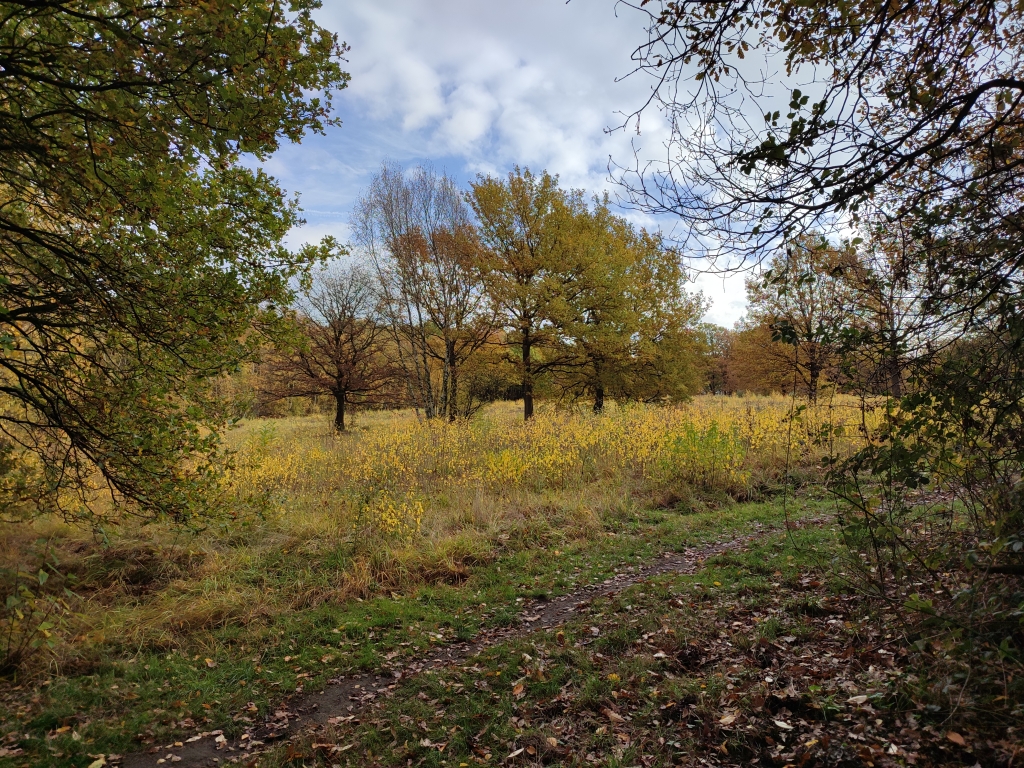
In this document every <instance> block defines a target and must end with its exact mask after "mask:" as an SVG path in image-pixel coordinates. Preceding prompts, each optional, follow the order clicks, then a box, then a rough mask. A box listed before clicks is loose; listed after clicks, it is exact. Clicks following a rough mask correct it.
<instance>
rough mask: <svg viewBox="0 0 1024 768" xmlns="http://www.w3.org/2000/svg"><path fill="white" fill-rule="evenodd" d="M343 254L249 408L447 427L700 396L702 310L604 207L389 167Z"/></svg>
mask: <svg viewBox="0 0 1024 768" xmlns="http://www.w3.org/2000/svg"><path fill="white" fill-rule="evenodd" d="M352 230H353V248H352V251H351V253H348V254H347V257H348V258H347V259H346V260H345V261H343V262H339V263H335V264H333V265H332V266H330V267H328V268H327V269H325V270H324V271H322V272H320V273H318V274H316V275H315V276H314V277H313V279H312V281H311V282H310V283H309V284H308V285H307V286H305V287H304V288H303V290H301V291H300V292H299V296H298V300H297V302H296V305H295V307H294V312H293V314H292V319H293V322H294V329H295V333H294V334H293V335H292V337H291V339H290V343H285V344H279V345H277V346H276V347H275V348H273V349H271V350H270V351H269V352H268V354H267V355H266V358H265V360H264V361H263V363H262V365H261V369H260V375H259V379H260V382H259V387H260V392H261V396H262V397H263V398H264V399H267V400H276V399H282V398H287V397H320V396H327V397H330V398H332V399H333V401H334V405H335V409H334V410H335V419H334V423H335V426H336V428H337V429H339V430H344V429H345V426H346V415H347V413H348V412H349V411H350V410H351V409H353V408H360V407H383V406H390V407H412V408H415V409H417V411H418V412H419V413H420V414H422V416H424V417H425V418H428V419H443V420H449V421H453V420H456V419H459V418H466V417H469V416H471V415H472V414H473V413H475V412H476V411H477V410H478V409H479V408H480V407H481V405H483V404H484V403H487V402H490V401H493V400H496V399H499V398H502V397H510V398H511V397H514V398H516V399H521V400H522V401H523V416H524V418H526V419H529V418H530V417H531V416H532V415H533V413H534V408H535V405H534V400H535V397H536V396H537V394H538V393H539V392H541V393H546V394H549V395H551V396H554V397H558V398H559V399H561V400H571V401H574V402H576V401H583V400H586V401H588V402H589V403H590V404H591V407H592V408H593V410H594V411H595V412H600V411H601V410H602V409H603V408H604V406H605V401H606V398H614V399H616V400H620V401H626V400H640V401H647V402H650V401H678V400H681V399H684V398H686V397H688V396H690V395H692V394H694V393H695V392H697V391H698V390H699V389H700V388H701V387H702V386H703V383H704V370H703V366H704V361H705V354H704V348H703V347H704V335H703V334H702V332H701V319H702V316H703V314H704V311H705V308H706V307H705V302H704V300H703V298H702V297H701V295H700V294H699V293H689V292H687V291H686V290H685V282H686V278H687V276H686V273H685V271H684V269H683V268H682V266H681V262H680V259H679V256H678V254H677V253H676V252H675V251H673V250H672V249H671V248H669V247H668V246H667V245H666V243H665V242H664V240H663V239H662V238H661V236H660V235H658V234H655V233H651V232H648V231H646V230H644V229H643V228H640V227H637V226H635V225H633V224H631V223H630V222H628V221H627V220H626V219H625V218H623V217H622V216H619V215H616V214H615V213H613V212H612V210H611V208H610V206H609V202H608V200H607V199H594V200H588V199H587V198H586V195H585V193H584V192H583V191H582V190H568V189H563V188H562V187H561V186H560V185H559V182H558V179H557V177H555V176H552V175H551V174H549V173H546V172H545V173H541V174H534V173H532V172H531V171H530V170H529V169H521V168H516V169H514V170H513V171H511V172H510V173H509V174H508V175H507V177H504V178H499V177H494V176H480V177H478V178H477V179H476V180H475V181H474V182H472V183H471V184H470V185H469V189H468V190H465V191H464V190H462V189H460V188H459V186H458V184H457V183H456V182H455V181H454V180H453V179H452V178H451V177H449V176H447V175H446V174H444V173H439V172H437V171H435V170H433V169H431V168H425V167H420V168H416V169H415V170H413V171H411V172H408V173H407V172H406V171H405V170H404V169H403V168H401V167H400V166H398V165H396V164H393V163H385V164H384V165H383V167H382V168H381V170H380V172H379V173H377V174H376V175H375V176H374V177H373V179H372V181H371V182H370V184H369V186H368V188H367V189H366V190H365V192H364V194H363V195H362V197H361V198H360V200H359V201H358V203H357V205H356V207H355V213H354V216H353V220H352Z"/></svg>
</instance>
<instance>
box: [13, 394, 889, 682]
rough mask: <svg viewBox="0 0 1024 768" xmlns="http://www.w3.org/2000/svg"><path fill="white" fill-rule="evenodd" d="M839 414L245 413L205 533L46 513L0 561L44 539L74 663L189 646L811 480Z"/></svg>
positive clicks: (770, 405)
mask: <svg viewBox="0 0 1024 768" xmlns="http://www.w3.org/2000/svg"><path fill="white" fill-rule="evenodd" d="M839 421H845V422H848V423H849V424H850V425H853V426H857V425H860V426H861V427H864V428H866V429H867V430H868V431H870V428H871V426H872V415H871V414H870V412H868V413H866V414H865V413H864V412H862V411H860V410H859V409H858V408H857V407H856V404H855V403H852V402H850V403H845V402H843V403H840V404H838V405H836V404H835V403H833V404H831V405H821V406H816V407H804V408H799V409H794V408H793V404H792V403H791V402H790V401H789V400H787V399H785V398H765V397H755V398H739V397H701V398H697V399H695V400H694V401H693V402H692V403H689V404H687V405H683V406H679V407H655V406H629V407H622V408H610V409H609V410H608V411H607V412H606V413H604V414H602V415H599V416H595V415H593V414H590V413H583V412H577V411H571V410H560V409H557V408H554V407H547V408H542V409H541V410H540V411H539V412H538V414H537V416H536V417H535V418H534V419H533V420H532V421H531V422H529V423H526V424H524V423H522V421H521V420H520V418H519V416H518V412H517V409H516V408H515V407H514V406H512V405H511V404H508V405H497V406H494V407H492V408H490V409H489V410H488V411H486V412H485V413H484V414H483V415H482V416H481V417H480V418H477V419H475V420H473V421H470V422H459V423H454V424H448V423H434V422H429V423H428V422H424V421H420V420H418V419H417V418H416V416H415V415H414V414H413V413H411V412H398V413H367V414H361V415H359V416H358V419H357V422H356V426H355V428H354V429H353V430H352V431H351V432H350V433H348V434H341V435H339V434H335V433H334V432H333V430H332V428H331V424H330V422H329V421H328V420H327V419H326V418H324V417H318V416H307V417H291V418H282V419H267V420H253V421H250V422H247V423H245V424H243V425H242V426H241V427H240V428H239V429H238V430H236V431H235V432H233V433H232V434H231V435H230V436H229V439H230V441H231V442H232V444H233V447H234V449H235V450H236V452H237V454H236V460H235V468H234V469H233V471H232V472H231V474H230V476H229V477H228V479H227V487H226V489H225V492H226V496H227V500H228V507H229V509H230V510H231V511H232V513H233V514H232V515H230V516H228V517H226V518H224V519H221V520H218V521H216V522H214V523H212V524H211V525H210V527H209V528H208V529H207V530H205V531H203V532H202V533H200V534H198V535H196V534H186V533H183V532H181V531H177V530H174V529H172V528H169V527H163V526H158V525H151V526H148V527H146V528H131V527H124V528H122V529H121V530H118V531H113V532H110V533H109V536H110V539H109V541H107V542H97V541H95V540H92V539H90V538H88V537H87V536H86V535H85V534H83V532H81V531H77V530H75V529H71V528H68V527H66V526H63V525H61V524H60V523H59V522H56V521H39V522H37V523H36V524H35V525H34V526H33V527H25V528H23V529H19V530H17V531H15V530H14V529H11V530H9V531H8V532H7V535H6V537H5V539H4V540H3V541H0V560H2V561H4V562H0V566H2V565H11V566H12V567H13V566H17V565H19V563H17V561H18V559H19V558H22V559H24V553H25V552H27V551H30V550H31V547H30V546H29V543H30V542H31V541H33V540H34V539H37V538H38V537H39V535H40V534H41V533H45V536H46V538H47V541H48V542H49V543H48V545H47V546H48V547H50V548H52V551H53V552H54V553H56V556H57V557H58V558H59V560H60V561H61V568H62V569H63V571H65V572H66V573H68V575H69V576H72V577H74V578H73V582H74V583H73V585H72V587H73V589H74V591H75V592H76V594H77V595H78V596H79V598H78V603H77V605H76V611H77V614H78V615H77V627H76V629H75V631H74V633H73V635H72V636H71V637H72V639H73V640H74V642H71V643H69V644H66V646H65V647H64V652H65V657H64V658H65V661H66V662H67V663H72V664H73V663H75V661H74V660H75V657H76V654H78V653H79V651H80V650H81V649H82V648H88V647H91V648H93V649H96V648H103V647H109V646H110V644H117V645H122V646H126V647H137V648H142V647H151V648H152V647H157V648H164V647H166V648H170V647H175V646H176V645H178V644H180V643H183V642H186V640H187V642H189V643H192V644H194V643H195V642H196V639H197V637H198V638H201V637H202V633H203V632H208V631H213V630H216V629H217V628H221V627H228V626H246V625H248V624H250V623H252V622H266V621H268V620H270V619H271V618H272V617H273V616H278V615H282V614H286V613H288V612H292V611H296V610H305V609H307V608H310V607H315V606H317V605H320V604H322V603H324V602H335V601H343V600H347V599H351V598H357V597H359V598H365V597H367V596H370V595H372V594H375V593H381V592H383V593H385V594H387V593H389V592H392V591H395V590H398V591H401V590H404V589H406V588H409V587H412V586H415V585H417V584H422V583H436V582H458V581H460V580H462V579H464V578H466V576H467V574H468V573H469V571H470V570H471V568H472V567H473V565H474V564H476V563H479V562H482V561H485V560H487V559H488V558H490V557H492V556H493V554H494V552H495V551H496V549H497V548H508V547H516V546H551V547H552V548H554V547H556V546H558V545H559V542H562V541H565V540H566V539H571V538H573V537H578V538H585V537H588V536H592V535H595V534H597V533H599V532H600V531H601V530H602V529H603V527H604V525H605V524H606V523H607V522H608V521H609V520H610V519H613V518H615V517H619V518H621V517H623V516H628V515H630V514H631V513H632V512H633V511H635V510H637V509H638V508H639V507H641V506H646V505H658V506H663V507H676V508H678V509H680V511H683V512H685V511H686V510H687V509H689V508H693V507H695V506H700V505H706V504H707V503H715V502H719V503H720V502H725V501H727V499H728V497H732V498H736V499H749V498H757V497H758V496H759V495H763V494H765V493H770V492H771V490H772V488H773V486H774V487H778V486H779V484H780V483H781V482H783V481H784V480H785V478H784V474H785V472H786V470H787V468H789V469H790V470H791V471H793V470H796V469H802V471H803V472H805V473H812V472H813V471H814V470H813V468H814V466H815V465H816V464H817V463H818V461H819V459H820V458H821V457H822V456H823V455H824V454H825V453H828V452H831V453H836V452H840V453H841V452H844V451H848V450H851V449H853V448H854V447H856V446H857V445H858V444H859V443H860V441H862V440H863V439H864V429H853V428H852V429H848V430H846V431H845V433H844V434H845V435H847V437H845V438H839V439H840V440H841V441H845V442H840V444H835V443H832V444H830V445H829V446H823V445H821V444H820V441H818V440H817V437H818V436H819V435H820V434H821V433H822V429H823V427H824V426H825V425H826V424H830V423H831V424H834V423H836V422H839ZM832 434H833V435H834V432H833V433H832ZM20 565H25V563H21V564H20ZM58 656H59V655H58Z"/></svg>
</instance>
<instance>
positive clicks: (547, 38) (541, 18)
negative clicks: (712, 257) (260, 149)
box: [267, 0, 743, 325]
mask: <svg viewBox="0 0 1024 768" xmlns="http://www.w3.org/2000/svg"><path fill="white" fill-rule="evenodd" d="M318 20H319V21H320V23H321V24H323V25H324V26H326V27H327V28H329V29H331V30H332V31H335V32H337V33H338V35H339V37H340V38H341V39H343V40H346V41H347V42H348V43H349V44H350V45H351V46H352V51H351V53H350V54H349V57H348V58H349V62H348V65H347V67H346V68H347V69H348V70H349V71H350V72H351V74H352V82H351V85H350V87H349V88H348V89H347V90H346V91H343V92H342V93H340V94H338V96H337V98H336V103H337V105H338V107H339V111H340V114H341V116H342V117H343V120H344V124H343V126H342V127H341V128H339V129H333V130H331V131H329V133H328V135H327V136H324V137H312V138H310V139H307V140H305V141H304V142H303V144H301V145H297V146H291V147H286V148H284V149H282V151H281V152H279V153H278V155H277V156H275V157H274V158H273V159H272V160H271V161H270V162H269V163H268V164H267V168H268V170H269V171H270V172H271V173H273V174H274V175H275V176H277V177H278V178H280V179H281V181H282V183H283V184H284V186H285V187H286V188H287V189H290V190H293V191H299V192H300V193H301V195H302V204H303V207H304V208H306V209H307V214H306V218H307V220H308V221H309V222H310V223H309V224H308V225H307V226H306V227H305V228H303V229H301V230H299V231H297V232H296V233H294V236H293V238H291V240H292V242H299V241H301V240H304V239H313V238H315V237H318V236H320V235H322V234H335V235H336V236H338V237H339V238H343V237H344V235H345V227H344V224H345V221H346V213H347V211H349V210H350V209H351V206H352V203H353V202H354V200H355V199H356V197H357V196H358V194H359V192H360V190H361V188H362V187H363V186H364V185H365V184H366V182H367V181H368V179H369V176H370V175H371V174H372V173H373V172H374V171H375V170H376V169H377V168H379V166H380V163H381V161H382V160H383V159H384V158H385V157H390V158H392V159H394V160H398V161H399V162H403V163H406V164H414V163H417V162H431V161H432V162H434V163H435V164H436V165H438V166H441V167H444V168H445V169H446V170H448V171H449V172H450V173H453V174H454V175H456V176H457V177H460V178H463V179H468V178H472V176H473V175H474V174H476V173H478V172H479V173H499V174H500V173H504V172H506V171H507V170H508V169H509V168H511V166H513V165H515V164H520V165H528V166H530V167H531V168H533V169H535V170H540V169H547V170H549V171H551V172H552V173H557V174H559V175H560V176H561V178H562V181H563V183H564V184H565V185H567V186H573V187H583V188H585V189H587V190H589V191H593V192H598V191H603V190H608V191H610V192H612V193H613V194H614V192H615V189H616V188H615V185H614V184H612V183H611V182H610V180H609V179H608V172H607V166H608V161H609V157H611V158H614V159H615V160H616V161H618V162H621V163H628V162H629V161H631V160H632V154H633V144H634V142H636V144H637V146H639V147H640V150H641V152H642V153H645V154H647V155H649V156H652V157H654V156H662V155H663V153H664V146H663V142H664V141H665V139H666V138H667V136H668V132H667V126H666V125H665V124H664V123H663V121H661V120H660V118H659V117H658V116H657V115H656V114H655V113H653V112H652V113H650V114H647V115H645V118H644V123H643V127H644V132H643V134H642V135H641V136H639V137H637V136H636V135H635V134H631V133H630V132H626V131H613V132H611V133H609V132H608V131H607V129H608V128H609V127H615V126H617V125H618V124H619V123H620V122H621V120H622V116H621V113H622V112H630V111H632V110H633V109H635V108H637V107H638V106H640V105H641V104H642V103H643V102H644V100H645V99H646V98H647V96H648V95H649V88H650V82H649V81H647V80H645V79H644V78H643V77H639V76H638V77H633V78H627V79H625V80H624V81H620V82H616V80H617V78H621V77H622V75H624V74H626V73H627V72H629V71H630V70H631V68H632V67H631V62H630V54H631V53H632V51H633V48H634V47H635V46H636V45H637V44H639V43H640V42H641V41H642V40H643V39H644V36H645V35H644V31H643V26H642V17H640V16H639V15H637V14H635V13H634V12H633V11H630V10H629V9H624V10H622V12H621V14H620V15H619V16H616V6H615V3H614V0H572V1H571V2H569V3H568V4H567V3H565V2H564V0H520V2H516V3H505V2H495V1H494V0H490V1H488V0H431V2H429V3H427V2H422V0H387V2H384V1H382V0H325V2H324V7H323V8H322V9H321V10H320V11H319V13H318ZM314 211H326V212H329V213H314ZM644 223H647V224H650V223H651V222H650V220H649V219H647V220H645V221H644ZM742 282H743V281H742V277H740V278H730V279H729V280H727V281H726V285H727V288H726V290H725V291H723V290H722V289H721V280H720V279H717V278H716V279H710V280H709V279H704V278H702V282H700V283H699V285H700V286H701V287H702V288H704V289H705V292H706V293H707V294H708V296H709V298H711V299H713V300H714V302H715V306H714V309H713V311H712V314H711V317H712V319H714V320H716V321H717V322H721V323H723V324H727V325H731V324H732V321H733V320H735V319H736V318H737V317H738V316H739V315H740V314H742V297H743V286H742Z"/></svg>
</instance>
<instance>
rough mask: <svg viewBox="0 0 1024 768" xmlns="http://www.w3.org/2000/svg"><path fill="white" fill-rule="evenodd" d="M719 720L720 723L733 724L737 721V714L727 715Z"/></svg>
mask: <svg viewBox="0 0 1024 768" xmlns="http://www.w3.org/2000/svg"><path fill="white" fill-rule="evenodd" d="M718 722H719V724H720V725H732V724H733V723H735V722H736V715H726V716H725V717H723V718H722V719H721V720H719V721H718Z"/></svg>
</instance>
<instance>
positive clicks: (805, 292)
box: [747, 236, 856, 401]
mask: <svg viewBox="0 0 1024 768" xmlns="http://www.w3.org/2000/svg"><path fill="white" fill-rule="evenodd" d="M855 258H856V257H855V254H854V252H853V251H852V249H849V248H841V247H835V246H832V245H830V244H828V243H827V242H825V241H823V240H820V239H819V240H817V241H816V240H815V239H814V238H813V237H810V236H804V237H801V238H798V239H797V240H795V241H794V242H791V243H790V244H788V245H787V248H786V252H785V253H784V254H777V255H776V256H774V257H773V258H772V260H771V262H770V264H771V269H770V270H769V271H768V272H766V273H765V275H764V277H763V279H762V280H753V279H751V280H748V281H747V299H748V301H749V303H750V317H751V319H752V320H754V321H755V322H758V323H761V324H763V325H765V326H769V327H770V328H771V329H772V331H773V332H774V336H775V337H776V339H778V340H781V341H784V342H786V344H769V345H768V346H767V347H766V348H765V350H764V352H765V354H766V355H768V356H770V357H775V358H776V359H775V368H776V369H777V370H786V371H787V372H788V373H789V374H790V375H791V376H794V377H796V378H798V379H799V380H800V381H801V383H802V385H803V389H804V390H805V391H806V393H807V396H808V397H809V398H810V400H811V401H814V400H816V399H817V397H818V390H819V388H820V386H821V379H822V377H823V376H828V375H829V374H830V373H834V372H835V371H836V370H838V365H839V362H840V354H841V351H842V347H843V344H842V341H843V331H844V329H845V328H846V326H847V323H848V321H849V319H850V317H851V313H852V305H853V300H852V297H851V287H850V283H849V282H848V281H847V280H846V275H847V273H848V272H849V271H850V270H851V269H852V268H853V265H854V264H855Z"/></svg>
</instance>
